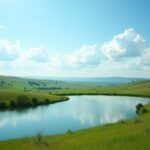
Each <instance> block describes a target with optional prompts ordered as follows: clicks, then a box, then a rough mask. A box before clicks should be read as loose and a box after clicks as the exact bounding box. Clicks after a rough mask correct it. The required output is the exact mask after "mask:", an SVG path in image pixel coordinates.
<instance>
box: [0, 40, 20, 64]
mask: <svg viewBox="0 0 150 150" xmlns="http://www.w3.org/2000/svg"><path fill="white" fill-rule="evenodd" d="M19 45H20V44H19V42H16V43H15V44H11V43H10V42H9V41H8V40H0V61H13V60H15V59H17V57H18V52H17V50H18V48H19Z"/></svg>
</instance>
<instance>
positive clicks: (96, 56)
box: [65, 45, 101, 66]
mask: <svg viewBox="0 0 150 150" xmlns="http://www.w3.org/2000/svg"><path fill="white" fill-rule="evenodd" d="M65 59H66V64H68V65H73V66H95V65H98V64H100V59H101V57H100V51H99V49H98V47H97V45H83V46H82V47H81V48H80V49H77V50H75V51H74V52H73V53H72V54H69V55H67V56H66V57H65Z"/></svg>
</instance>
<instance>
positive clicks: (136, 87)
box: [53, 81, 150, 97]
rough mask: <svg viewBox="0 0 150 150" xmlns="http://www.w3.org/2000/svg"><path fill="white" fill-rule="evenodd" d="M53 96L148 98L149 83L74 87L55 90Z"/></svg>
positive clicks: (149, 93)
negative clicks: (94, 95) (125, 96)
mask: <svg viewBox="0 0 150 150" xmlns="http://www.w3.org/2000/svg"><path fill="white" fill-rule="evenodd" d="M53 94H57V95H59V94H60V95H68V94H71V95H76V94H106V95H107V94H108V95H109V94H112V95H131V96H143V97H150V81H139V82H133V83H127V84H121V85H110V86H101V87H99V86H91V87H81V88H80V87H78V88H77V87H75V88H70V89H61V90H56V91H54V92H53Z"/></svg>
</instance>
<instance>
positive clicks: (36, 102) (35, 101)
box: [32, 97, 38, 105]
mask: <svg viewBox="0 0 150 150" xmlns="http://www.w3.org/2000/svg"><path fill="white" fill-rule="evenodd" d="M32 104H33V105H37V104H38V99H37V98H36V97H33V98H32Z"/></svg>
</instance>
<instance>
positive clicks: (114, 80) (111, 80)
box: [29, 76, 149, 84]
mask: <svg viewBox="0 0 150 150" xmlns="http://www.w3.org/2000/svg"><path fill="white" fill-rule="evenodd" d="M29 78H32V79H35V78H36V79H41V80H46V79H51V80H59V81H69V82H94V83H99V84H121V83H128V82H132V81H141V80H149V79H147V78H127V77H40V76H39V77H29Z"/></svg>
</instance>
